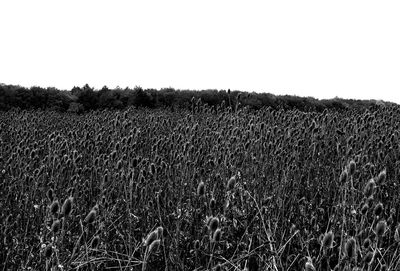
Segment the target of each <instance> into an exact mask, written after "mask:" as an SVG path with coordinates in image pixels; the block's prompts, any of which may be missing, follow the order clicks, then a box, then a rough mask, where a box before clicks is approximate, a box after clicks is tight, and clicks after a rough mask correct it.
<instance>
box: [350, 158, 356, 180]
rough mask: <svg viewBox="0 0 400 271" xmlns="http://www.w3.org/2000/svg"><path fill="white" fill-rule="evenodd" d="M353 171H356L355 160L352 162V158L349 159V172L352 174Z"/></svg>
mask: <svg viewBox="0 0 400 271" xmlns="http://www.w3.org/2000/svg"><path fill="white" fill-rule="evenodd" d="M355 171H356V162H354V160H351V161H350V164H349V174H350V175H351V176H353V175H354V172H355Z"/></svg>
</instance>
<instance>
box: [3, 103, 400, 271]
mask: <svg viewBox="0 0 400 271" xmlns="http://www.w3.org/2000/svg"><path fill="white" fill-rule="evenodd" d="M0 128H1V129H0V138H1V141H0V150H1V153H0V155H1V158H0V218H1V224H0V236H1V242H2V244H1V245H0V248H1V250H0V263H2V266H1V265H0V269H1V268H2V269H3V270H14V269H15V270H16V269H19V270H22V269H24V268H25V269H26V270H28V268H32V269H31V270H44V269H45V268H48V270H50V269H52V270H69V269H72V268H74V269H78V268H79V270H103V269H105V268H113V269H114V270H194V269H196V270H207V269H210V270H245V269H246V268H247V269H248V270H250V271H251V270H304V269H305V270H333V269H335V270H399V269H400V251H399V247H400V228H399V226H398V222H399V214H400V213H399V209H400V188H399V173H400V167H399V162H400V133H399V132H400V130H399V129H400V109H399V108H398V107H377V108H374V109H371V110H369V111H356V110H348V111H342V112H333V111H327V110H325V111H324V112H323V113H303V112H300V111H283V110H280V111H275V110H269V109H262V110H259V111H248V110H246V109H245V108H241V109H237V108H236V109H233V110H232V109H230V108H229V109H227V108H221V107H215V108H211V107H208V106H204V105H202V104H201V103H200V102H197V103H196V104H195V105H194V106H193V108H192V110H181V111H179V110H178V111H175V112H172V111H169V110H167V109H154V110H148V109H133V108H130V109H128V110H125V111H93V112H90V113H85V114H82V115H75V114H69V113H55V112H51V111H22V112H21V111H7V112H1V113H0ZM357 268H359V269H357ZM385 268H386V269H385Z"/></svg>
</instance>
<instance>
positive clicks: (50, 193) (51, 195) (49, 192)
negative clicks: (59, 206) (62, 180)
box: [47, 188, 54, 201]
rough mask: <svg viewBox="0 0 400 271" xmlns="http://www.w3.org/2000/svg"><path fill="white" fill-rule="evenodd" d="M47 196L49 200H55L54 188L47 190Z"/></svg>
mask: <svg viewBox="0 0 400 271" xmlns="http://www.w3.org/2000/svg"><path fill="white" fill-rule="evenodd" d="M47 198H48V199H49V201H53V200H54V195H53V189H51V188H50V189H49V190H47Z"/></svg>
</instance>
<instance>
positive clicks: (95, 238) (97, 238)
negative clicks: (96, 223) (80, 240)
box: [90, 235, 100, 249]
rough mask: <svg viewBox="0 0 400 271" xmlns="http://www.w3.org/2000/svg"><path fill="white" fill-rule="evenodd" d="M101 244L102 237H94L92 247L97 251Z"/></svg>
mask: <svg viewBox="0 0 400 271" xmlns="http://www.w3.org/2000/svg"><path fill="white" fill-rule="evenodd" d="M99 244H100V236H98V235H96V236H95V237H93V239H92V242H91V244H90V247H91V248H93V249H96V248H97V247H98V246H99Z"/></svg>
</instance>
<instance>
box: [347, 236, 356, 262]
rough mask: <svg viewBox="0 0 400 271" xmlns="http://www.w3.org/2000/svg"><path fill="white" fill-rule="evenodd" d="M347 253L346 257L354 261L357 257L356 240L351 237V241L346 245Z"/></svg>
mask: <svg viewBox="0 0 400 271" xmlns="http://www.w3.org/2000/svg"><path fill="white" fill-rule="evenodd" d="M345 252H346V256H347V258H349V259H353V258H355V256H356V240H355V239H354V238H353V237H351V238H350V239H349V240H347V242H346V245H345Z"/></svg>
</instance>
